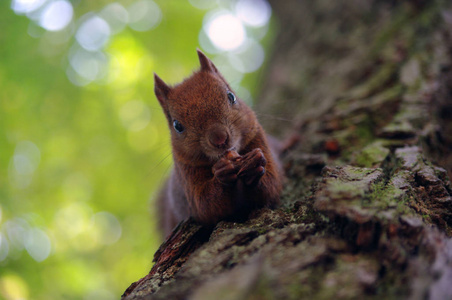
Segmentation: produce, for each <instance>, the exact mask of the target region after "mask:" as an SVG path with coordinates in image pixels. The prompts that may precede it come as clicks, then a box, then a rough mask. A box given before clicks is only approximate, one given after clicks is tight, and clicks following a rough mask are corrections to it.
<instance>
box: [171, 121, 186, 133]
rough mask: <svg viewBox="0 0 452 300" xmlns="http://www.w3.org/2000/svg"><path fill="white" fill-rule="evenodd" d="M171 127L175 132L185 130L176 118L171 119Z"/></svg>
mask: <svg viewBox="0 0 452 300" xmlns="http://www.w3.org/2000/svg"><path fill="white" fill-rule="evenodd" d="M173 127H174V130H176V132H177V133H182V132H183V131H184V130H185V128H184V126H183V125H182V124H181V123H180V122H179V121H178V120H174V121H173Z"/></svg>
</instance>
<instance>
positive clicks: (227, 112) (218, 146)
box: [154, 50, 281, 235]
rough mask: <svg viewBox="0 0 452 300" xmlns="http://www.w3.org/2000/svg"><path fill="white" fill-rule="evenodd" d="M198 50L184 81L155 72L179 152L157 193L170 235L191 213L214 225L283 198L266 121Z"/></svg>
mask: <svg viewBox="0 0 452 300" xmlns="http://www.w3.org/2000/svg"><path fill="white" fill-rule="evenodd" d="M198 56H199V61H200V64H201V68H200V70H199V71H197V72H195V73H194V74H193V75H192V76H190V77H189V78H187V79H185V80H184V81H183V82H182V83H180V84H178V85H176V86H174V87H170V86H168V85H167V84H166V83H164V82H163V80H162V79H160V77H158V76H157V75H156V74H155V78H154V80H155V94H156V96H157V99H158V101H159V103H160V105H161V106H162V108H163V111H164V113H165V116H166V118H167V120H168V125H169V128H170V131H171V144H172V151H173V159H174V168H173V170H172V173H171V176H170V178H169V179H168V181H167V182H166V184H165V186H164V188H163V189H162V191H161V193H160V196H159V199H158V203H159V206H158V207H159V212H158V214H159V217H160V226H161V227H162V229H163V231H164V232H165V235H167V234H169V233H170V232H171V230H172V229H173V227H174V226H175V225H177V224H178V223H179V222H180V221H182V220H183V219H185V218H188V217H189V216H192V217H193V218H194V219H195V220H196V221H198V222H200V223H202V224H215V223H216V222H218V221H220V220H227V219H242V218H244V217H246V216H247V215H248V214H249V213H250V212H251V211H252V210H254V209H257V208H261V207H272V208H273V207H275V206H276V205H277V204H278V203H279V194H280V191H281V172H280V171H279V167H278V166H279V164H278V163H277V161H276V160H275V159H276V157H275V156H274V155H273V154H272V152H271V149H270V147H269V143H268V141H267V137H266V134H265V132H264V130H263V128H262V127H261V125H260V124H259V122H258V121H257V118H256V116H255V114H254V112H253V111H252V110H251V108H249V107H248V106H247V105H246V104H245V103H244V102H243V101H241V100H240V99H239V98H238V97H236V96H235V95H234V94H233V92H232V89H231V87H230V86H229V84H228V83H227V82H226V80H225V79H224V78H223V76H222V75H221V74H220V72H219V71H218V70H217V68H216V67H215V66H214V64H213V63H212V62H211V61H210V60H209V59H208V58H207V57H206V56H205V55H204V54H203V53H202V52H201V51H199V50H198ZM176 129H177V130H176ZM178 131H179V132H178Z"/></svg>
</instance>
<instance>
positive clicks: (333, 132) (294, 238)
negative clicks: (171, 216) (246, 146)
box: [123, 0, 452, 299]
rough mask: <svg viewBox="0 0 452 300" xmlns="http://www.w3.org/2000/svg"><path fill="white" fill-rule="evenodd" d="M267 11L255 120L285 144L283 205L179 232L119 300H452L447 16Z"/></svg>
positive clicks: (357, 9)
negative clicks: (272, 29) (266, 50)
mask: <svg viewBox="0 0 452 300" xmlns="http://www.w3.org/2000/svg"><path fill="white" fill-rule="evenodd" d="M271 4H272V7H273V11H274V13H275V14H276V16H277V17H278V20H279V29H280V30H279V35H278V37H277V40H276V41H275V43H274V44H275V45H276V46H275V47H274V49H273V54H272V57H271V60H270V62H269V65H268V70H267V72H266V76H265V78H264V80H263V82H264V84H263V88H262V92H261V96H260V97H259V100H258V104H257V105H256V110H257V111H258V116H260V118H261V121H262V123H263V124H264V127H265V128H266V129H267V130H268V131H269V132H271V133H273V134H275V135H279V136H283V135H285V136H290V138H289V139H287V145H286V151H285V153H284V154H283V162H284V168H285V172H286V176H287V180H286V183H285V189H284V192H283V195H282V202H283V204H282V206H281V207H280V208H279V209H276V210H269V209H262V210H259V211H256V212H254V213H252V215H251V216H250V218H249V220H247V221H246V222H244V223H232V222H220V223H219V224H217V225H216V226H215V228H205V227H202V226H199V225H197V224H195V223H194V222H193V221H191V220H188V221H185V222H183V223H182V224H180V225H179V226H178V227H177V228H176V229H175V230H174V232H173V234H172V235H171V236H170V237H169V238H168V239H167V240H166V241H165V243H164V244H162V246H161V247H160V249H159V250H158V251H157V253H156V254H155V257H154V261H155V265H154V267H153V268H152V270H151V271H150V273H149V274H148V275H147V276H146V277H144V278H142V279H141V280H139V281H137V282H136V283H134V284H132V285H131V286H130V287H129V289H128V290H127V291H126V292H125V293H124V295H123V299H187V298H189V299H302V298H303V297H309V298H332V297H334V298H347V299H348V298H363V297H369V298H379V299H382V298H385V299H386V298H412V299H425V298H429V299H452V288H451V283H452V240H451V239H450V237H451V235H452V197H451V195H452V185H451V183H450V181H449V177H448V175H449V176H450V175H451V174H452V154H451V153H452V151H451V150H452V124H451V123H452V11H451V10H449V8H448V7H446V6H445V3H443V1H423V0H413V1H389V0H387V1H384V0H374V1H371V0H368V1H364V0H353V1H345V0H343V1H326V0H321V1H297V0H291V1H278V0H273V1H271ZM270 115H272V117H269V116H270Z"/></svg>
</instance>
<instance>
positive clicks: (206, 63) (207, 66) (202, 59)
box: [196, 49, 218, 73]
mask: <svg viewBox="0 0 452 300" xmlns="http://www.w3.org/2000/svg"><path fill="white" fill-rule="evenodd" d="M196 51H197V52H198V57H199V63H200V64H201V71H206V72H215V73H218V70H217V67H215V65H214V64H213V62H212V61H211V60H210V59H209V58H208V57H207V56H206V55H205V54H204V53H202V51H201V50H199V49H196Z"/></svg>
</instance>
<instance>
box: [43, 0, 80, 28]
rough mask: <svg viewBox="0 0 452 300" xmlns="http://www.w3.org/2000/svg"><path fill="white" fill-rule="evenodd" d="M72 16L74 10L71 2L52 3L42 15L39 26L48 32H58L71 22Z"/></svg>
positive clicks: (62, 0) (64, 0)
mask: <svg viewBox="0 0 452 300" xmlns="http://www.w3.org/2000/svg"><path fill="white" fill-rule="evenodd" d="M72 15H73V8H72V4H71V3H70V2H69V1H66V0H58V1H55V2H50V3H49V4H47V6H46V7H45V8H44V10H43V12H42V13H41V16H40V21H39V24H40V25H41V26H42V27H43V28H44V29H46V30H49V31H58V30H61V29H63V28H65V27H66V26H67V25H68V24H69V22H71V20H72Z"/></svg>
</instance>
